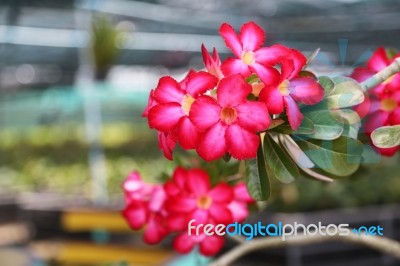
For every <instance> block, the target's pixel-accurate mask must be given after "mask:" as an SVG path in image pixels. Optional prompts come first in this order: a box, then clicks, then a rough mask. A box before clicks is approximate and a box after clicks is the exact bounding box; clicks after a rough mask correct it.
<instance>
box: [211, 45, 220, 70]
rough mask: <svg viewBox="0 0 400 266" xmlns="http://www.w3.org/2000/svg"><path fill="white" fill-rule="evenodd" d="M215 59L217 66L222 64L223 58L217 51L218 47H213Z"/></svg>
mask: <svg viewBox="0 0 400 266" xmlns="http://www.w3.org/2000/svg"><path fill="white" fill-rule="evenodd" d="M213 59H214V62H215V63H216V65H217V66H220V65H221V59H220V58H219V54H218V52H217V48H215V47H214V49H213Z"/></svg>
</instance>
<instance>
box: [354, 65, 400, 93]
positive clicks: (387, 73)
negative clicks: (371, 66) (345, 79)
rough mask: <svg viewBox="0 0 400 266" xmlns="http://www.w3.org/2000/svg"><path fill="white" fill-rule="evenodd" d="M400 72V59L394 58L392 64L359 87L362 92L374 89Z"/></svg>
mask: <svg viewBox="0 0 400 266" xmlns="http://www.w3.org/2000/svg"><path fill="white" fill-rule="evenodd" d="M399 72H400V57H399V58H396V59H395V60H394V61H393V63H391V64H390V65H389V66H387V67H386V68H384V69H382V70H381V71H379V72H378V73H376V74H375V75H373V76H372V77H370V78H368V79H367V80H365V81H363V82H362V83H361V87H362V88H363V90H364V91H368V90H370V89H373V88H375V87H376V86H378V85H379V84H381V83H383V82H385V81H387V80H388V79H389V78H390V77H391V76H393V75H395V74H397V73H399Z"/></svg>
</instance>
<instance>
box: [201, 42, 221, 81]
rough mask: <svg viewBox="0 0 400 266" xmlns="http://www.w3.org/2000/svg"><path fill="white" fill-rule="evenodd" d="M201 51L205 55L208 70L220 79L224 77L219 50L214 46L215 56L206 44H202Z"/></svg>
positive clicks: (205, 64) (204, 60) (204, 59)
mask: <svg viewBox="0 0 400 266" xmlns="http://www.w3.org/2000/svg"><path fill="white" fill-rule="evenodd" d="M201 53H202V55H203V62H204V66H205V67H206V68H207V71H208V72H209V73H210V74H211V75H214V76H215V77H217V78H218V79H222V78H223V77H224V75H223V74H222V71H221V60H220V59H219V55H218V53H217V50H216V49H215V48H214V50H213V57H211V55H210V54H209V53H208V51H207V49H206V47H205V46H204V44H202V45H201Z"/></svg>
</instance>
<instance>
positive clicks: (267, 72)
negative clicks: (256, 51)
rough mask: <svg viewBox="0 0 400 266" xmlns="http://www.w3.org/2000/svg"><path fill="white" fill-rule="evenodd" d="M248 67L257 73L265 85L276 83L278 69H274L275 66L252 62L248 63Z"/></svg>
mask: <svg viewBox="0 0 400 266" xmlns="http://www.w3.org/2000/svg"><path fill="white" fill-rule="evenodd" d="M250 69H252V70H253V71H254V72H255V73H257V76H258V77H259V78H260V79H261V81H262V82H263V83H264V84H265V85H266V86H277V85H278V83H279V78H280V75H279V72H278V70H276V69H275V68H273V67H268V66H264V65H261V64H258V63H254V64H252V65H250Z"/></svg>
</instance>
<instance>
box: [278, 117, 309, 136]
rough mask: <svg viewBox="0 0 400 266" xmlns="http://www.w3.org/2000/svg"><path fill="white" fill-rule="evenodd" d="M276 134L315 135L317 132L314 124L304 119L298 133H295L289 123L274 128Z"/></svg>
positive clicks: (306, 118)
mask: <svg viewBox="0 0 400 266" xmlns="http://www.w3.org/2000/svg"><path fill="white" fill-rule="evenodd" d="M272 130H273V131H274V132H278V133H282V134H288V135H290V134H303V135H304V134H313V133H314V132H315V128H314V124H313V122H312V121H311V120H310V119H309V118H308V117H304V118H303V120H302V121H301V124H300V126H299V128H298V129H297V130H296V131H293V130H292V128H291V127H290V125H289V124H288V123H284V124H282V125H279V126H277V127H275V128H272Z"/></svg>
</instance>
